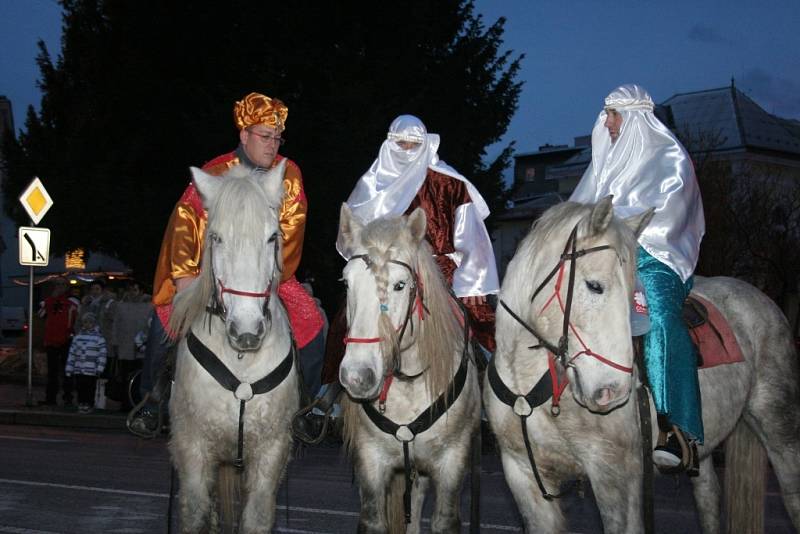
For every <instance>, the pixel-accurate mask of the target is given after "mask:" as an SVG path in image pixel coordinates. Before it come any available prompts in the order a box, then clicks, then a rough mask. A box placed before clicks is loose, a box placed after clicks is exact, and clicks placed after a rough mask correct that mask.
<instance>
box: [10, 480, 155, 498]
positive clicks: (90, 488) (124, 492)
mask: <svg viewBox="0 0 800 534" xmlns="http://www.w3.org/2000/svg"><path fill="white" fill-rule="evenodd" d="M0 484H18V485H20V486H39V487H46V488H59V489H77V490H84V491H97V492H100V493H114V494H117V495H136V496H139V497H159V498H162V499H163V498H167V497H169V494H168V493H153V492H150V491H133V490H119V489H111V488H98V487H97V486H75V485H72V484H56V483H55V482H33V481H30V480H11V479H8V478H0Z"/></svg>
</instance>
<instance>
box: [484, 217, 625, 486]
mask: <svg viewBox="0 0 800 534" xmlns="http://www.w3.org/2000/svg"><path fill="white" fill-rule="evenodd" d="M579 224H580V222H578V223H577V224H576V225H575V227H574V228H573V229H572V232H570V234H569V238H568V239H567V242H566V244H565V245H564V250H563V252H562V253H561V256H560V258H559V262H558V263H557V264H556V266H555V267H554V268H553V269H552V270H551V271H550V273H549V274H548V275H547V276H546V277H545V279H544V280H543V281H542V282H541V283H540V284H539V286H538V287H537V288H536V290H535V291H534V292H533V295H532V296H531V298H530V302H531V304H532V303H533V302H534V300H535V299H536V297H537V296H538V295H539V293H541V291H542V289H544V287H545V286H546V285H547V284H548V283H549V282H550V281H551V280H552V279H553V277H555V276H556V275H558V279H557V281H556V285H555V292H554V294H553V295H552V296H551V297H550V299H548V301H547V303H546V304H545V305H544V306H543V307H542V311H544V310H545V309H546V308H547V306H549V305H550V303H551V302H552V301H553V300H554V299H557V300H558V303H559V306H561V308H562V312H563V315H564V322H563V325H562V330H561V337H560V338H559V340H558V344H557V345H554V344H553V343H551V342H549V341H548V340H547V338H545V336H544V335H543V334H540V333H539V332H538V331H537V330H536V329H535V328H534V327H533V326H531V325H530V324H529V323H527V322H526V321H525V320H524V319H522V318H521V317H520V316H519V315H517V314H516V313H514V311H513V310H512V309H511V308H510V307H509V306H508V304H506V303H505V302H504V301H503V300H502V299H500V305H501V306H502V307H503V309H505V310H506V311H507V312H508V313H509V315H511V317H512V318H513V319H514V320H515V321H516V322H517V323H519V324H520V325H521V326H522V327H523V328H525V330H527V331H528V332H530V333H531V334H532V335H533V337H535V338H536V339H537V341H538V344H536V345H533V346H531V347H529V348H530V349H540V348H543V349H546V350H547V351H548V352H549V356H548V370H547V371H545V372H544V374H543V375H542V376H541V378H540V379H539V380H538V381H537V382H536V384H535V385H534V386H533V387H532V388H531V390H530V391H529V392H528V393H527V394H524V395H523V394H519V393H514V392H513V391H511V390H510V389H509V388H508V386H506V385H505V383H504V382H503V380H502V379H501V378H500V375H499V374H498V372H497V369H496V367H495V359H494V358H493V359H492V361H491V363H490V365H489V369H488V377H489V384H490V386H491V388H492V391H493V392H494V394H495V396H496V397H497V398H498V399H499V400H500V401H501V402H503V403H504V404H506V405H507V406H510V407H511V409H512V410H513V411H514V413H515V414H516V415H518V416H519V419H520V427H521V430H522V436H523V441H524V442H525V451H526V452H527V455H528V462H529V463H530V466H531V470H532V471H533V475H534V478H535V479H536V483H537V485H538V486H539V490H540V491H541V492H542V497H544V499H545V500H548V501H549V500H553V499H557V498H559V497H562V496H563V495H565V494H566V493H567V491H568V490H567V491H564V492H561V493H557V494H551V493H549V492H548V491H547V489H546V488H545V487H544V483H543V481H542V478H541V476H540V475H539V470H538V468H537V467H536V460H535V459H534V456H533V448H532V446H531V442H530V438H529V436H528V431H527V419H528V417H530V416H531V415H532V414H533V409H534V408H536V407H538V406H541V405H542V404H544V403H545V402H547V400H548V399H550V398H552V399H553V400H552V404H551V407H550V411H551V413H552V415H553V416H554V417H557V416H558V415H559V413H560V411H561V409H560V407H559V399H560V397H561V394H562V393H563V392H564V389H565V388H566V386H567V384H568V379H566V377H565V378H564V380H563V381H562V382H559V376H558V370H557V369H556V365H555V363H556V362H558V363H559V365H560V367H561V369H562V371H566V369H567V368H568V367H574V364H573V361H574V360H575V359H576V358H577V357H578V356H580V355H582V354H586V355H589V356H592V357H594V358H595V359H597V360H599V361H600V362H602V363H604V364H606V365H609V366H611V367H613V368H615V369H618V370H620V371H623V372H627V373H632V372H633V369H632V368H629V367H625V366H622V365H620V364H617V363H615V362H613V361H611V360H609V359H607V358H605V357H603V356H601V355H600V354H597V353H595V352H593V351H592V350H591V349H589V347H588V346H586V344H585V343H584V342H583V340H582V339H581V338H580V336H579V335H578V332H577V331H576V330H575V328H574V327H573V326H572V324H571V322H570V316H571V313H572V297H573V294H574V289H575V272H576V267H577V261H578V258H581V257H583V256H586V255H587V254H591V253H592V252H599V251H601V250H614V248H613V247H612V246H611V245H599V246H596V247H591V248H585V249H580V250H578V248H577V241H578V225H579ZM567 262H569V263H570V272H569V281H568V283H567V299H566V302H562V301H561V282H562V277H563V274H564V269H565V267H566V264H567ZM540 313H541V312H540ZM570 330H572V332H573V333H574V334H575V336H576V337H577V339H578V341H579V342H580V343H581V345H582V346H583V350H582V351H579V352H577V353H576V354H575V355H574V356H572V357H571V358H570V356H569V332H570ZM548 374H549V375H550V376H549V377H548Z"/></svg>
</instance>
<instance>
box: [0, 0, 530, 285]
mask: <svg viewBox="0 0 800 534" xmlns="http://www.w3.org/2000/svg"><path fill="white" fill-rule="evenodd" d="M61 3H62V5H63V12H64V25H63V30H64V33H63V37H62V53H61V55H60V56H59V58H58V59H57V60H56V61H55V62H54V61H53V60H52V58H51V57H50V54H49V53H48V51H47V50H46V48H45V46H44V44H42V43H40V48H41V52H40V54H39V58H38V63H39V67H40V70H41V80H40V84H41V88H42V90H43V94H44V96H43V99H42V106H41V113H39V114H38V115H37V114H36V113H34V112H33V111H32V110H30V111H29V113H28V117H27V120H26V123H25V132H24V134H23V135H22V136H21V138H20V139H19V141H18V143H16V144H15V143H13V142H12V143H11V145H12V146H10V147H9V150H8V153H7V155H8V157H7V159H8V168H9V169H8V170H9V175H8V178H7V183H5V184H4V187H6V190H7V191H9V194H7V195H6V197H7V198H10V199H14V198H16V193H17V192H18V191H19V190H20V189H21V188H22V187H24V185H25V184H27V183H28V181H29V180H30V178H31V176H32V175H33V174H37V175H38V176H40V177H41V178H42V179H43V181H44V182H45V184H46V186H47V188H48V190H49V191H50V192H51V195H52V196H53V198H54V200H55V206H54V208H53V210H52V211H51V213H49V214H48V217H47V221H46V224H47V225H48V226H50V227H51V228H53V229H54V231H53V240H54V248H55V250H57V251H63V250H65V249H67V248H71V247H75V246H83V247H86V248H88V249H92V250H102V251H106V252H110V253H116V254H118V255H119V257H120V258H121V259H122V260H124V261H126V262H127V263H128V264H130V265H131V266H132V267H133V268H134V269H135V271H136V272H137V274H138V276H139V277H140V278H141V279H145V280H146V279H148V278H149V277H150V276H151V274H152V270H153V268H154V264H155V258H156V256H157V253H158V247H159V243H160V241H161V233H162V232H163V228H164V226H165V224H166V221H167V218H168V216H169V213H170V211H171V209H172V206H173V205H174V203H175V201H176V200H177V198H178V197H179V196H180V193H181V191H182V190H183V189H184V187H185V186H186V185H187V184H188V180H189V175H188V172H187V168H188V167H189V166H190V165H201V164H203V163H204V162H205V161H208V160H209V159H211V158H213V157H215V156H216V155H219V154H221V153H225V152H228V151H230V150H232V149H233V148H234V147H235V145H236V143H237V137H236V130H235V128H234V126H233V123H232V120H231V109H232V105H233V102H234V101H235V100H238V99H240V98H241V97H242V96H244V95H245V94H246V93H248V92H250V91H259V92H263V93H265V94H268V95H270V96H275V97H278V98H281V99H282V100H284V101H285V102H286V103H287V105H288V107H289V119H288V122H287V131H286V132H285V137H286V138H287V143H286V145H285V147H284V149H282V153H284V154H285V155H286V156H288V157H290V158H292V159H294V160H295V161H296V162H297V163H298V164H299V165H300V168H301V169H302V170H303V173H304V180H305V185H306V193H307V196H308V198H309V204H310V215H309V221H308V226H307V229H306V249H305V253H304V266H305V268H307V269H308V270H310V271H312V272H314V273H315V275H316V279H317V280H325V281H330V280H335V279H336V278H338V271H339V269H340V267H341V263H340V262H339V260H338V258H337V256H336V253H335V250H334V247H333V243H334V241H335V232H336V224H337V220H338V210H339V205H340V203H341V202H342V201H344V200H345V199H346V198H347V195H348V194H349V192H350V190H351V189H352V186H353V184H354V183H355V180H356V179H357V178H358V176H360V175H361V174H362V173H363V172H364V170H366V168H367V167H368V166H369V164H370V163H371V161H372V159H373V158H374V157H375V155H376V153H377V149H378V146H379V144H380V142H381V141H382V139H383V138H384V136H385V132H386V129H387V127H388V124H389V123H390V121H391V120H392V118H394V117H395V116H396V115H398V114H400V113H412V114H417V115H418V116H420V117H421V118H422V119H423V121H425V123H426V125H427V126H428V128H429V130H430V131H433V132H438V133H440V134H441V135H442V145H441V149H440V154H441V156H442V158H443V159H444V160H445V161H447V162H448V163H450V164H452V165H453V166H454V167H456V168H457V169H459V170H460V171H461V172H462V173H464V174H465V175H466V176H468V177H470V178H471V179H472V180H473V181H474V182H475V183H476V185H477V186H478V188H479V189H480V190H481V191H482V192H483V194H484V196H485V197H486V198H487V201H488V202H489V204H490V206H492V207H497V208H499V207H501V206H502V202H503V194H504V192H503V186H502V177H501V173H502V170H503V169H504V168H505V167H506V166H507V165H508V164H509V158H510V154H511V147H510V146H509V147H507V148H506V150H505V151H503V153H502V154H501V155H500V156H499V157H498V158H496V159H495V160H494V161H489V162H487V163H484V157H485V156H486V147H487V146H489V145H491V144H493V143H495V142H497V141H498V140H499V139H500V138H501V136H502V135H503V134H504V132H505V131H506V128H507V126H508V123H509V121H510V119H511V116H512V115H513V113H514V111H515V110H516V107H517V100H518V97H519V93H520V89H521V84H520V82H518V81H517V74H518V71H519V68H520V61H521V59H522V57H521V56H518V57H515V56H513V55H512V53H511V52H508V51H506V52H503V51H501V47H502V35H503V25H504V20H503V19H500V20H498V21H496V22H495V23H493V24H491V25H489V26H488V27H487V26H486V25H485V24H484V22H483V20H482V18H481V17H480V16H479V15H476V14H475V13H474V8H473V5H472V1H471V0H441V1H436V2H430V1H427V0H412V1H410V2H405V3H403V4H402V5H397V6H396V7H392V8H391V9H388V10H387V6H386V5H384V4H381V3H379V2H367V1H356V0H354V1H347V2H314V1H311V0H299V1H295V2H274V1H265V2H251V1H247V0H233V1H230V2H226V3H224V4H223V3H220V2H187V1H164V2H161V1H154V0H153V1H141V2H121V1H113V0H61ZM393 10H396V11H393ZM9 208H11V206H7V207H6V209H7V210H8V209H9ZM331 285H333V284H326V286H331ZM325 296H330V293H328V294H327V295H325Z"/></svg>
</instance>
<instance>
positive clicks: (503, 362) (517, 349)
mask: <svg viewBox="0 0 800 534" xmlns="http://www.w3.org/2000/svg"><path fill="white" fill-rule="evenodd" d="M535 343H538V342H531V338H530V336H529V335H527V334H523V333H520V334H519V335H518V336H517V339H515V340H514V341H513V342H512V343H511V344H509V345H510V346H506V347H503V345H504V344H502V343H501V344H498V350H497V351H496V352H495V354H494V356H493V358H494V359H495V362H494V365H495V367H496V368H497V372H498V374H499V375H500V377H501V378H502V379H503V381H504V382H506V384H507V385H508V386H509V387H511V389H513V390H514V392H515V393H521V394H523V395H524V394H526V393H528V391H530V389H531V388H532V387H533V386H534V385H535V384H536V382H538V381H539V379H540V378H541V377H542V375H543V374H544V373H546V372H548V370H549V367H548V363H547V360H548V353H547V350H545V349H530V348H528V347H530V346H531V345H534V344H535ZM504 348H505V349H506V350H503V349H504Z"/></svg>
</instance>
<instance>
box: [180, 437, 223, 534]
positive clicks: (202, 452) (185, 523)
mask: <svg viewBox="0 0 800 534" xmlns="http://www.w3.org/2000/svg"><path fill="white" fill-rule="evenodd" d="M181 441H183V442H184V443H185V444H186V445H184V446H175V447H173V453H172V454H173V457H174V461H175V465H176V468H177V471H178V480H179V481H180V493H179V495H178V505H179V507H180V508H179V509H180V519H181V532H184V533H192V532H200V531H201V530H202V529H203V527H204V526H205V524H206V521H207V519H208V516H209V512H210V510H211V505H212V502H211V501H212V499H211V493H212V490H213V486H214V482H215V480H216V476H215V475H216V473H215V472H214V471H215V469H216V464H214V463H213V462H212V461H211V459H210V458H209V453H208V448H207V446H206V443H205V442H203V441H202V440H196V441H191V440H185V441H184V440H181Z"/></svg>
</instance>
